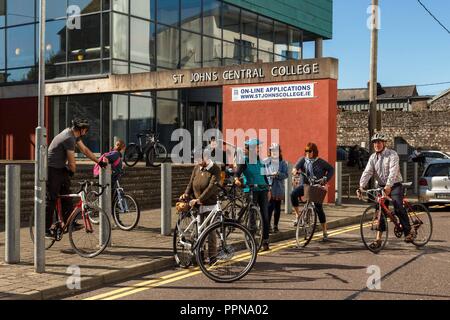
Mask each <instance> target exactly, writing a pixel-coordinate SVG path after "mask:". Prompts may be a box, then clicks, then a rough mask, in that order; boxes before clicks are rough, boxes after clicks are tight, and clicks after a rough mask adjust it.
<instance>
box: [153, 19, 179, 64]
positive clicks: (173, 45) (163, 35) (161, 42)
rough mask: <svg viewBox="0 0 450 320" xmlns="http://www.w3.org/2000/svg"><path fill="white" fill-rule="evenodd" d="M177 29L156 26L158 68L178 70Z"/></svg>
mask: <svg viewBox="0 0 450 320" xmlns="http://www.w3.org/2000/svg"><path fill="white" fill-rule="evenodd" d="M178 37H179V32H178V29H175V28H170V27H166V26H162V25H158V34H157V35H156V38H157V39H156V41H157V46H156V48H157V51H158V52H157V56H158V66H159V67H163V68H168V69H177V68H178V57H179V44H178V40H179V38H178Z"/></svg>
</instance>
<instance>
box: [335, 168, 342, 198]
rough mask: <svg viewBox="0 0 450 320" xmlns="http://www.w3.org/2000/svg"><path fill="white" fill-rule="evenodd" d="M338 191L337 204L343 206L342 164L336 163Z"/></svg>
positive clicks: (336, 193)
mask: <svg viewBox="0 0 450 320" xmlns="http://www.w3.org/2000/svg"><path fill="white" fill-rule="evenodd" d="M335 179H336V191H335V204H336V205H337V206H340V205H342V162H339V161H338V162H336V172H335Z"/></svg>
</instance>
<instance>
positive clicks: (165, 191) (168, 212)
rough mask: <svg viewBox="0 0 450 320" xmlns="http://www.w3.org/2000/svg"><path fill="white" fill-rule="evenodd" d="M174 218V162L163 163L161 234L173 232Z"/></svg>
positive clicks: (165, 234)
mask: <svg viewBox="0 0 450 320" xmlns="http://www.w3.org/2000/svg"><path fill="white" fill-rule="evenodd" d="M171 219H172V164H171V163H163V164H161V235H163V236H168V235H170V232H171Z"/></svg>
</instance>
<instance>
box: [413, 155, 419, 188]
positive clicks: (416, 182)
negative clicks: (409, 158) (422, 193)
mask: <svg viewBox="0 0 450 320" xmlns="http://www.w3.org/2000/svg"><path fill="white" fill-rule="evenodd" d="M414 194H419V164H418V163H417V162H414Z"/></svg>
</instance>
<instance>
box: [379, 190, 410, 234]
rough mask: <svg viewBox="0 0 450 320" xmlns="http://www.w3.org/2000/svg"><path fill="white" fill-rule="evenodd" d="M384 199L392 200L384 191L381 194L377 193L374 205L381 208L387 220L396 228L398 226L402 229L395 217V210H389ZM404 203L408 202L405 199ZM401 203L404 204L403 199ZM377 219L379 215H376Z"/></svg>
mask: <svg viewBox="0 0 450 320" xmlns="http://www.w3.org/2000/svg"><path fill="white" fill-rule="evenodd" d="M386 201H392V199H391V198H390V197H388V196H387V195H386V194H385V193H384V191H382V192H381V195H380V194H378V195H377V196H376V206H377V207H378V208H381V210H382V213H383V214H384V215H386V216H388V217H389V220H390V221H391V222H392V223H393V224H394V225H395V227H396V228H398V229H399V230H403V226H402V225H401V224H400V223H399V222H398V221H397V219H396V218H395V211H394V210H390V209H389V208H388V206H387V205H386ZM406 203H408V202H407V201H406ZM403 204H405V199H403ZM408 205H409V203H408ZM377 219H378V221H379V220H380V219H381V216H378V218H377Z"/></svg>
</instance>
